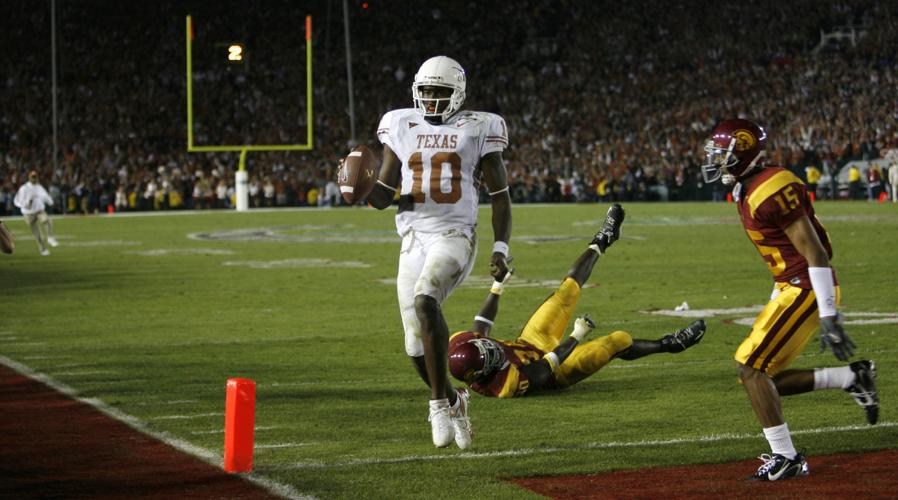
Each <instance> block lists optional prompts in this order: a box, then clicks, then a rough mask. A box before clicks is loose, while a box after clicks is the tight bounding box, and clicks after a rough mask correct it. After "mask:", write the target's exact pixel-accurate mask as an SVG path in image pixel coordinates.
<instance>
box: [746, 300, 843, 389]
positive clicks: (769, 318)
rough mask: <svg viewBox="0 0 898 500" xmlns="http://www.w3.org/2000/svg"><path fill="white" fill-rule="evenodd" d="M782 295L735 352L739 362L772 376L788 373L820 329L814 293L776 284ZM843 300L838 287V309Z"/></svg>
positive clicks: (762, 313) (766, 308)
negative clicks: (789, 368)
mask: <svg viewBox="0 0 898 500" xmlns="http://www.w3.org/2000/svg"><path fill="white" fill-rule="evenodd" d="M776 289H777V290H778V291H779V293H778V294H777V295H776V296H775V297H774V298H773V299H771V300H770V302H768V303H767V305H766V306H764V309H763V310H761V313H760V314H758V318H757V319H756V320H755V323H754V325H753V326H752V328H751V333H750V334H749V335H748V337H747V338H746V339H745V340H743V341H742V344H740V345H739V348H738V349H737V350H736V356H735V357H736V361H738V362H740V363H742V364H744V365H746V366H751V367H752V368H754V369H756V370H759V371H762V372H764V373H766V374H767V375H769V376H771V377H772V376H774V375H776V374H777V373H779V372H781V371H783V370H785V369H786V368H788V367H789V365H790V364H792V361H794V360H795V358H796V357H797V356H798V355H799V354H801V351H803V350H804V348H805V346H806V345H807V343H808V341H809V340H810V339H811V337H812V336H813V335H814V332H816V331H817V327H818V326H820V318H819V317H818V312H817V296H816V295H815V294H814V291H813V290H809V289H804V288H798V287H795V286H792V285H790V284H788V283H777V284H776ZM840 300H841V293H840V290H839V287H838V286H837V287H836V305H838V304H839V302H840Z"/></svg>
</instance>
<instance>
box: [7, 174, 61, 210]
mask: <svg viewBox="0 0 898 500" xmlns="http://www.w3.org/2000/svg"><path fill="white" fill-rule="evenodd" d="M13 203H14V204H15V205H16V206H17V207H19V208H20V209H21V210H22V215H32V214H37V213H40V212H44V211H46V210H47V206H48V205H53V198H50V195H49V194H48V193H47V190H46V189H44V186H41V185H40V184H32V182H31V181H28V182H26V183H25V184H22V187H20V188H19V190H18V191H17V192H16V197H15V198H13Z"/></svg>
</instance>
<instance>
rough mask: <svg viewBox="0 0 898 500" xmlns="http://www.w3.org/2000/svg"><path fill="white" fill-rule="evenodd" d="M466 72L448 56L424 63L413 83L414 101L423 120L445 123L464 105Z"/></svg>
mask: <svg viewBox="0 0 898 500" xmlns="http://www.w3.org/2000/svg"><path fill="white" fill-rule="evenodd" d="M465 87H466V77H465V70H464V69H463V68H462V67H461V65H460V64H458V62H456V61H455V60H454V59H451V58H449V57H446V56H436V57H431V58H430V59H428V60H426V61H424V64H422V65H421V67H420V68H419V69H418V72H417V73H415V81H414V83H412V102H413V103H414V106H415V109H416V110H417V111H418V113H420V114H421V115H422V116H423V117H424V119H426V120H427V121H428V122H432V123H443V122H445V121H446V120H447V119H448V118H449V117H450V116H452V115H453V114H455V113H456V112H457V111H458V110H460V109H461V106H462V104H463V103H464V102H465Z"/></svg>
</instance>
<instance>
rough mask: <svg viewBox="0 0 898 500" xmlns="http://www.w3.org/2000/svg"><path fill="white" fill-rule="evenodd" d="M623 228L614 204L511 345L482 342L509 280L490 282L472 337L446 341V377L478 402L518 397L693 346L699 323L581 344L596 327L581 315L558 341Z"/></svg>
mask: <svg viewBox="0 0 898 500" xmlns="http://www.w3.org/2000/svg"><path fill="white" fill-rule="evenodd" d="M623 221H624V210H623V208H621V206H620V205H617V204H615V205H613V206H612V207H611V208H610V209H609V210H608V212H607V214H606V216H605V220H604V221H603V223H602V226H601V228H600V229H599V230H598V232H596V234H595V236H594V237H593V239H592V241H590V243H589V245H588V247H587V248H586V250H585V251H584V252H583V253H582V254H581V255H580V256H579V257H578V258H577V260H576V261H574V264H573V266H571V269H570V270H569V271H568V273H567V275H566V276H565V279H564V281H562V283H561V285H560V286H559V287H558V289H557V290H556V291H555V292H554V293H553V294H552V295H551V296H549V298H547V299H546V300H545V301H544V302H543V303H542V304H541V305H540V306H539V308H538V309H537V310H536V312H535V313H534V314H533V315H532V316H531V317H530V319H529V320H528V321H527V324H526V325H525V326H524V329H523V331H522V332H521V334H520V335H519V336H518V338H517V339H515V340H513V341H506V340H500V339H494V338H491V337H489V331H490V329H491V328H492V326H493V323H494V321H495V318H496V315H497V313H498V310H499V298H500V297H501V295H502V293H503V291H504V287H505V283H506V281H507V280H508V278H509V277H510V275H511V273H508V274H507V275H506V276H504V277H503V279H502V280H497V281H496V282H495V283H493V286H492V288H491V289H490V293H489V295H488V296H487V298H486V300H485V301H484V303H483V305H482V306H481V308H480V312H479V313H478V314H477V315H476V316H475V317H474V324H473V325H472V327H471V330H469V331H466V332H459V333H456V334H455V335H453V336H452V338H451V339H450V341H449V370H450V372H451V373H452V375H453V376H454V377H455V378H457V379H459V380H461V381H463V382H465V383H467V384H468V385H469V386H470V387H471V388H472V389H473V390H474V391H475V392H478V393H480V394H482V395H484V396H492V397H499V398H511V397H519V396H524V395H527V394H532V393H534V392H536V391H539V390H543V389H547V390H551V389H563V388H566V387H569V386H571V385H573V384H576V383H577V382H579V381H581V380H583V379H585V378H586V377H588V376H590V375H592V374H594V373H596V372H597V371H599V370H600V369H601V368H602V367H604V366H605V365H607V364H608V363H609V362H611V361H612V360H613V359H615V358H621V359H626V360H631V359H638V358H641V357H643V356H647V355H649V354H656V353H662V352H668V353H679V352H683V351H684V350H686V349H688V348H689V347H692V346H693V345H695V344H697V343H698V342H699V341H700V340H701V339H702V336H703V335H704V333H705V322H704V321H702V320H698V321H695V322H693V323H692V324H691V325H689V326H688V327H686V328H683V329H681V330H678V331H676V332H673V333H671V334H668V335H665V336H663V337H661V338H660V339H658V340H642V339H633V338H632V337H631V336H630V334H629V333H627V332H624V331H616V332H613V333H611V334H610V335H605V336H603V337H599V338H597V339H595V340H591V341H588V342H587V341H586V340H585V337H586V336H587V335H588V334H589V333H590V332H591V331H592V330H594V329H595V328H596V324H595V322H594V321H593V320H592V319H591V318H590V317H589V315H585V316H581V317H579V318H576V320H575V321H574V328H573V331H572V332H571V333H570V335H569V336H568V338H566V339H565V338H563V337H564V332H565V329H566V328H567V326H568V324H569V323H570V322H571V317H572V314H573V311H574V309H575V308H576V306H577V301H578V300H579V297H580V291H581V289H582V287H583V284H584V283H586V281H587V280H588V279H589V277H590V275H591V274H592V271H593V268H594V267H595V264H596V263H597V262H598V259H599V257H600V256H603V255H605V253H606V252H607V250H608V249H609V248H610V247H611V245H612V244H614V242H615V241H617V240H618V239H619V238H620V231H621V224H622V223H623Z"/></svg>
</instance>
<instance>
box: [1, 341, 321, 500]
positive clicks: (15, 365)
mask: <svg viewBox="0 0 898 500" xmlns="http://www.w3.org/2000/svg"><path fill="white" fill-rule="evenodd" d="M0 365H3V366H5V367H7V368H9V369H10V370H12V371H14V372H16V373H18V374H20V375H22V376H25V377H28V378H30V379H32V380H34V381H36V382H39V383H41V384H44V385H46V386H47V387H50V388H51V389H53V390H55V391H56V392H59V393H61V394H63V395H65V396H67V397H69V398H72V399H74V400H75V401H78V402H79V403H82V404H85V405H88V406H91V407H93V408H95V409H96V410H98V411H100V412H101V413H103V414H104V415H106V416H108V417H110V418H113V419H115V420H118V421H119V422H122V423H124V424H125V425H127V426H128V427H130V428H132V429H134V430H136V431H138V432H140V433H142V434H145V435H147V436H150V437H152V438H155V439H157V440H159V441H161V442H163V443H165V444H167V445H169V446H171V447H173V448H175V449H177V450H179V451H181V452H183V453H186V454H188V455H191V456H193V457H195V458H198V459H200V460H202V461H203V462H206V463H207V464H210V465H212V466H215V467H217V468H219V469H221V468H222V466H223V463H224V461H223V459H222V457H220V456H219V455H218V453H215V452H213V451H211V450H208V449H206V448H202V447H200V446H196V445H194V444H192V443H190V442H188V441H185V440H183V439H180V438H177V437H175V436H172V435H171V434H169V433H167V432H162V431H156V430H153V429H151V428H149V427H148V426H147V425H146V424H145V423H144V422H143V421H142V420H140V419H138V418H137V417H135V416H133V415H129V414H127V413H125V412H123V411H121V410H118V409H116V408H114V407H112V406H110V405H108V404H106V403H104V402H103V401H102V400H99V399H96V398H83V397H80V396H79V395H78V391H77V390H76V389H74V388H72V387H69V386H68V385H66V384H63V383H61V382H58V381H56V380H54V379H53V378H52V377H50V376H48V375H46V374H43V373H40V372H37V371H35V370H33V369H31V368H30V367H28V366H26V365H24V364H22V363H19V362H17V361H15V360H12V359H10V358H7V357H6V356H2V355H0ZM222 474H227V473H225V472H224V471H222ZM240 476H241V477H243V478H245V479H246V480H247V481H250V482H252V483H254V484H256V485H257V486H260V487H261V488H263V489H265V490H267V491H268V492H270V493H272V494H275V495H279V496H282V497H286V498H290V499H297V500H311V499H314V498H315V497H312V496H309V495H304V494H301V493H300V492H298V491H297V490H296V489H295V488H293V487H292V486H290V485H288V484H284V483H280V482H278V481H275V480H273V479H270V478H268V477H266V476H263V475H261V474H258V473H256V472H250V473H247V474H240Z"/></svg>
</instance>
